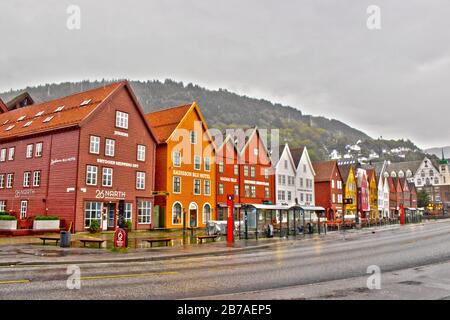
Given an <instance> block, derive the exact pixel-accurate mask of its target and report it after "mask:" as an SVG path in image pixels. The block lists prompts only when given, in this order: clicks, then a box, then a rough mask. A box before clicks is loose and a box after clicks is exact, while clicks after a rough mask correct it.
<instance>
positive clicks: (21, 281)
mask: <svg viewBox="0 0 450 320" xmlns="http://www.w3.org/2000/svg"><path fill="white" fill-rule="evenodd" d="M29 282H31V281H30V280H28V279H24V280H7V281H0V284H14V283H29Z"/></svg>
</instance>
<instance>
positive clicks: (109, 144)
mask: <svg viewBox="0 0 450 320" xmlns="http://www.w3.org/2000/svg"><path fill="white" fill-rule="evenodd" d="M100 144H101V138H100V137H98V136H90V141H89V153H92V154H100V149H101V145H100ZM145 149H146V147H145V146H144V145H141V144H138V145H137V149H136V159H137V161H145ZM115 150H116V140H114V139H109V138H105V149H104V154H105V156H107V157H114V155H115V152H116V151H115Z"/></svg>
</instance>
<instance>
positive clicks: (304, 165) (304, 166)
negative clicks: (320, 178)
mask: <svg viewBox="0 0 450 320" xmlns="http://www.w3.org/2000/svg"><path fill="white" fill-rule="evenodd" d="M302 167H303V172H304V173H306V171H307V170H306V168H307V167H306V164H303V166H302ZM284 168H285V169H287V168H288V161H287V160H284Z"/></svg>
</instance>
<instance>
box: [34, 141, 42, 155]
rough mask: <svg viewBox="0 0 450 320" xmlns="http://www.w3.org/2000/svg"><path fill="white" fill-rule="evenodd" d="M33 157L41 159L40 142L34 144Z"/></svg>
mask: <svg viewBox="0 0 450 320" xmlns="http://www.w3.org/2000/svg"><path fill="white" fill-rule="evenodd" d="M34 155H35V157H37V158H39V157H42V142H38V143H36V149H35V152H34Z"/></svg>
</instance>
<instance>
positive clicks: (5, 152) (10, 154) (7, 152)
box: [0, 142, 43, 162]
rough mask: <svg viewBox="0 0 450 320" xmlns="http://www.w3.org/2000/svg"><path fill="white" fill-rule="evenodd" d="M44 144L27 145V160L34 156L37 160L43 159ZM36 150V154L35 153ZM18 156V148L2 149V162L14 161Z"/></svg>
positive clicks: (0, 158) (0, 160) (0, 156)
mask: <svg viewBox="0 0 450 320" xmlns="http://www.w3.org/2000/svg"><path fill="white" fill-rule="evenodd" d="M42 146H43V144H42V142H38V143H36V144H33V143H30V144H27V147H26V151H25V157H26V158H27V159H29V158H33V155H34V156H35V157H36V158H39V157H42ZM33 150H34V153H33ZM15 154H16V147H9V148H2V149H0V162H5V161H6V160H8V161H13V160H14V157H15Z"/></svg>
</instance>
